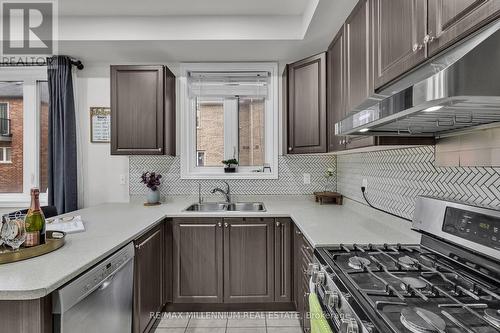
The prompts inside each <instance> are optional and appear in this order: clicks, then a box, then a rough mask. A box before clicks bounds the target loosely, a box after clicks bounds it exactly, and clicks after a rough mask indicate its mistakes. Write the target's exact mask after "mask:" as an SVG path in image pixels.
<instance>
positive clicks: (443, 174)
mask: <svg viewBox="0 0 500 333" xmlns="http://www.w3.org/2000/svg"><path fill="white" fill-rule="evenodd" d="M363 178H366V179H367V181H368V187H367V191H366V195H367V197H368V199H369V200H370V201H371V203H372V204H373V205H374V206H376V207H380V208H382V209H385V210H388V211H390V212H392V213H395V214H398V215H400V216H404V217H406V218H411V217H412V214H413V209H414V204H415V198H416V197H417V196H419V195H430V196H437V197H441V198H450V199H455V200H460V201H465V202H470V203H475V204H481V205H487V206H494V207H500V168H483V167H471V168H466V167H435V166H434V147H433V146H426V147H416V148H408V149H397V150H386V151H378V152H368V153H359V154H350V155H340V156H337V190H338V191H339V192H340V193H342V194H344V195H345V196H347V197H349V198H352V199H354V200H357V201H360V202H364V199H363V196H362V194H361V189H360V188H361V184H362V181H363Z"/></svg>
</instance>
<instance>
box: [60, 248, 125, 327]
mask: <svg viewBox="0 0 500 333" xmlns="http://www.w3.org/2000/svg"><path fill="white" fill-rule="evenodd" d="M133 272H134V245H133V244H132V243H129V244H128V245H127V246H125V247H124V248H122V249H121V250H119V251H118V252H116V253H115V254H113V255H112V256H110V257H108V258H107V259H105V260H104V261H102V262H101V263H100V264H98V265H97V266H95V267H93V268H91V269H90V270H89V271H87V272H86V273H84V274H83V275H81V276H80V277H78V278H76V279H75V280H73V281H71V282H70V283H68V284H67V285H65V286H64V287H62V288H61V289H59V290H57V291H56V292H55V293H54V298H53V302H54V303H53V315H54V332H57V333H58V332H71V333H80V332H82V333H83V332H85V333H87V332H108V333H111V332H116V333H124V332H131V331H132V302H133V278H134V274H133Z"/></svg>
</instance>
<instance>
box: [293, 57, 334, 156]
mask: <svg viewBox="0 0 500 333" xmlns="http://www.w3.org/2000/svg"><path fill="white" fill-rule="evenodd" d="M325 62H326V56H325V53H322V54H319V55H316V56H313V57H310V58H307V59H304V60H302V61H299V62H296V63H293V64H290V65H289V66H288V69H289V70H288V153H290V154H304V153H324V152H326V150H327V147H326V146H327V142H326V136H327V134H326V127H327V123H326V63H325Z"/></svg>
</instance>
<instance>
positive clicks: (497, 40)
mask: <svg viewBox="0 0 500 333" xmlns="http://www.w3.org/2000/svg"><path fill="white" fill-rule="evenodd" d="M377 96H382V99H381V100H380V101H378V102H376V104H374V105H372V106H370V107H368V108H366V109H364V110H362V111H359V112H354V113H352V114H351V115H350V116H349V117H347V118H345V119H344V120H342V121H341V122H340V123H337V124H336V126H335V127H336V134H338V135H384V136H386V135H398V136H441V135H444V134H447V133H450V132H454V131H457V130H463V129H464V128H473V127H476V126H483V127H484V125H486V124H494V123H497V122H498V125H499V126H500V21H498V22H495V23H493V24H492V25H490V26H489V27H487V28H486V29H485V30H483V31H482V32H480V33H478V34H477V35H475V36H473V37H471V38H469V39H468V40H467V41H465V42H463V43H462V44H460V45H458V46H456V47H454V48H453V49H451V50H449V51H447V52H446V53H445V54H443V55H441V56H438V57H436V58H435V59H431V60H430V61H429V62H428V63H427V64H425V65H424V66H422V67H421V68H419V69H417V70H416V71H414V72H413V73H411V74H409V75H408V76H406V77H404V78H403V79H401V80H399V81H397V82H396V83H395V84H392V85H391V86H389V87H387V88H385V89H383V90H382V91H380V92H377Z"/></svg>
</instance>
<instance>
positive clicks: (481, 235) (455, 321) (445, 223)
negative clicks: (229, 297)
mask: <svg viewBox="0 0 500 333" xmlns="http://www.w3.org/2000/svg"><path fill="white" fill-rule="evenodd" d="M413 228H414V229H416V230H418V231H420V232H421V233H422V241H421V243H420V244H418V245H402V244H383V245H373V244H351V245H342V244H340V245H338V246H334V247H328V248H319V249H317V250H316V251H315V260H316V261H315V264H312V265H311V266H310V273H311V275H312V278H313V282H314V283H315V286H316V287H315V288H316V292H317V293H318V296H319V298H320V301H321V303H322V307H323V310H324V312H325V314H326V316H327V317H328V318H329V321H330V324H331V326H332V328H333V330H334V331H335V332H342V333H344V332H349V333H356V332H370V333H376V332H380V333H389V332H394V333H396V332H397V333H399V332H414V333H431V332H439V333H443V332H446V333H455V332H465V333H485V332H488V333H489V332H500V211H498V210H493V209H490V208H485V207H475V206H469V205H464V204H461V203H456V202H448V201H443V200H439V199H434V198H428V197H420V198H418V201H417V206H416V210H415V215H414V218H413Z"/></svg>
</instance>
